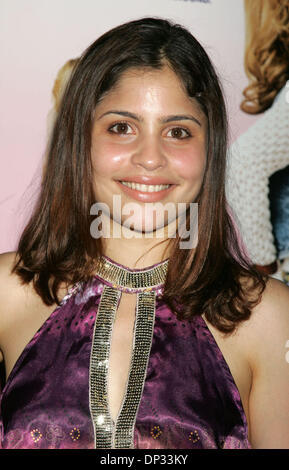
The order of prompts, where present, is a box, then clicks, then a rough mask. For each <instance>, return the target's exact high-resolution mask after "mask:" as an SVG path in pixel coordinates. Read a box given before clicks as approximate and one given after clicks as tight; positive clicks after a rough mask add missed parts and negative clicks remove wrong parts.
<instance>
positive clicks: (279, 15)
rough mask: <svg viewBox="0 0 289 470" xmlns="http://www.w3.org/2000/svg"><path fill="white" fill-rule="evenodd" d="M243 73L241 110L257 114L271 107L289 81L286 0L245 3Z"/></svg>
mask: <svg viewBox="0 0 289 470" xmlns="http://www.w3.org/2000/svg"><path fill="white" fill-rule="evenodd" d="M244 5H245V18H246V48H245V72H246V74H247V76H248V78H249V85H248V86H247V87H246V88H245V89H244V91H243V95H244V97H245V98H244V100H243V101H242V103H241V109H242V110H243V111H245V112H246V113H249V114H258V113H262V112H264V111H265V110H266V109H268V108H270V106H271V105H272V103H273V101H274V99H275V96H276V95H277V93H278V92H279V90H280V89H281V88H283V86H284V85H285V83H286V81H287V80H288V79H289V0H258V1H253V0H245V3H244Z"/></svg>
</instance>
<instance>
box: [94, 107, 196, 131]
mask: <svg viewBox="0 0 289 470" xmlns="http://www.w3.org/2000/svg"><path fill="white" fill-rule="evenodd" d="M108 114H118V115H119V116H124V117H130V118H132V119H135V120H136V121H139V122H143V120H144V119H143V118H142V117H141V116H139V115H138V114H135V113H131V112H130V111H121V110H118V109H112V110H110V111H106V112H105V113H103V114H102V115H101V116H99V118H98V119H101V118H103V117H104V116H107V115H108ZM186 120H190V121H193V122H195V123H197V124H198V125H199V126H200V127H202V124H201V123H200V121H199V120H198V119H197V118H195V117H194V116H192V115H191V114H174V115H170V116H162V117H160V118H159V121H160V122H161V123H163V124H166V123H168V122H172V121H186Z"/></svg>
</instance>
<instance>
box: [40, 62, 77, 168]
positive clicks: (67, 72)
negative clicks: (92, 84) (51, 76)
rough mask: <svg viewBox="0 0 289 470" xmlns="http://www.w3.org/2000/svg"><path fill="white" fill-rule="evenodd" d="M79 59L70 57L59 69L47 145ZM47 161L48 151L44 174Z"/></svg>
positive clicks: (54, 85)
mask: <svg viewBox="0 0 289 470" xmlns="http://www.w3.org/2000/svg"><path fill="white" fill-rule="evenodd" d="M78 61H79V59H70V60H68V61H67V62H65V64H64V65H63V66H62V67H61V68H60V69H59V70H58V72H57V75H56V78H55V81H54V84H53V87H52V101H53V104H52V108H51V109H50V111H49V113H48V115H47V147H48V146H49V142H50V138H51V134H52V130H53V126H54V123H55V119H56V117H57V113H58V111H59V107H60V103H61V100H62V97H63V94H64V91H65V88H66V85H67V84H68V81H69V79H70V77H71V74H72V71H73V69H74V67H75V66H76V65H77V63H78ZM46 163H47V152H45V155H44V161H43V166H42V172H43V174H44V172H45V170H46Z"/></svg>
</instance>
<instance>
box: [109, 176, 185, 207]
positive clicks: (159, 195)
mask: <svg viewBox="0 0 289 470" xmlns="http://www.w3.org/2000/svg"><path fill="white" fill-rule="evenodd" d="M124 181H126V180H124ZM116 183H117V184H118V186H120V188H121V189H122V191H123V192H124V193H125V194H127V195H128V196H130V197H132V198H133V199H135V200H136V201H140V202H157V201H160V200H161V199H164V198H165V197H166V196H167V195H168V194H169V193H170V192H171V191H172V190H173V189H174V188H175V187H176V185H175V184H170V183H167V184H170V186H169V187H168V188H167V189H161V190H160V191H153V192H144V191H140V190H138V189H132V188H129V187H128V186H125V185H124V184H122V183H121V182H120V181H116ZM162 184H165V183H162ZM148 186H150V185H148Z"/></svg>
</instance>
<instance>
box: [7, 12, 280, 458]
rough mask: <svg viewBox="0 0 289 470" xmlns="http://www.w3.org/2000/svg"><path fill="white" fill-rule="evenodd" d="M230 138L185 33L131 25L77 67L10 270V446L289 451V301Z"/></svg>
mask: <svg viewBox="0 0 289 470" xmlns="http://www.w3.org/2000/svg"><path fill="white" fill-rule="evenodd" d="M226 138H227V130H226V113H225V106H224V101H223V96H222V92H221V88H220V85H219V82H218V78H217V76H216V73H215V71H214V68H213V67H212V64H211V63H210V60H209V59H208V56H207V55H206V53H205V51H204V50H203V48H202V47H201V46H200V44H199V43H198V42H197V40H196V39H195V38H194V37H193V36H192V35H191V34H190V33H189V32H188V31H187V30H185V29H184V28H182V27H181V26H179V25H175V24H172V23H170V22H168V21H166V20H162V19H154V18H144V19H140V20H136V21H132V22H129V23H127V24H124V25H121V26H119V27H117V28H115V29H113V30H111V31H109V32H108V33H106V34H104V35H103V36H102V37H100V38H99V39H98V40H97V41H95V43H93V44H92V45H91V46H90V47H89V48H88V49H87V50H86V51H85V52H84V54H83V55H82V57H81V58H80V60H79V61H77V64H76V67H75V68H74V70H73V73H72V76H71V78H70V79H69V82H68V85H67V88H66V90H65V93H64V95H63V99H62V102H61V106H60V108H59V111H58V115H57V118H56V122H55V125H54V129H53V132H52V136H51V139H50V144H49V149H48V152H47V162H46V165H45V170H44V174H43V180H42V185H41V192H40V195H39V199H38V201H37V203H36V205H35V210H34V213H33V215H32V217H31V220H30V221H29V223H28V225H27V226H26V228H25V230H24V232H23V234H22V236H21V239H20V241H19V245H18V248H17V252H15V253H14V252H13V253H5V254H3V255H2V256H1V282H0V286H1V292H0V294H1V302H0V305H1V307H0V313H1V315H0V319H1V328H0V345H1V350H2V353H3V358H4V361H5V366H6V377H7V380H6V384H5V387H4V389H3V391H2V396H1V414H2V433H1V443H2V447H3V448H171V449H173V448H175V449H177V448H182V449H185V448H186V449H190V448H191V449H194V448H250V447H253V448H261V447H263V448H270V447H272V448H278V447H288V444H289V420H288V412H289V403H288V392H289V364H288V362H287V361H286V352H287V350H286V344H287V343H286V342H287V340H288V338H289V321H288V320H289V318H288V306H289V293H288V288H287V287H286V286H285V285H284V284H282V283H281V282H279V281H276V280H268V279H267V278H266V277H265V275H264V276H261V274H259V273H258V271H255V270H254V269H253V267H251V264H250V262H249V261H248V260H247V259H245V257H244V256H243V254H242V252H241V250H240V249H239V248H238V244H237V240H238V237H237V236H236V234H235V231H234V225H232V222H231V220H230V217H229V215H228V212H227V208H226V200H225V195H224V183H225V181H224V179H225V178H224V173H225V167H226V161H225V155H226V150H227V140H226ZM95 203H97V204H98V206H95ZM157 203H158V207H159V208H160V210H159V212H157V211H156V212H154V211H153V208H154V207H155V206H156V204H157ZM192 203H194V204H196V203H197V204H198V239H197V243H192V244H190V245H186V244H185V242H186V239H187V238H188V236H184V235H186V233H185V232H184V229H186V230H187V234H190V233H192V234H193V238H194V239H195V238H196V237H195V232H194V231H195V230H196V224H195V223H194V222H195V219H194V217H191V207H192ZM167 207H170V208H175V209H176V208H177V209H178V208H181V209H182V211H183V212H181V211H180V212H177V211H175V215H174V213H173V211H167V210H166V208H167ZM184 207H185V209H184ZM98 208H101V211H100V212H101V218H99V215H98V214H99V212H98V210H97V209H98ZM96 216H97V217H96ZM184 216H185V222H186V224H185V226H184ZM181 220H183V222H182V223H181ZM99 221H100V223H99ZM176 222H178V223H176ZM174 225H175V227H177V229H176V230H175V232H174V230H172V229H173V227H174ZM180 229H181V230H180Z"/></svg>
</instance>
